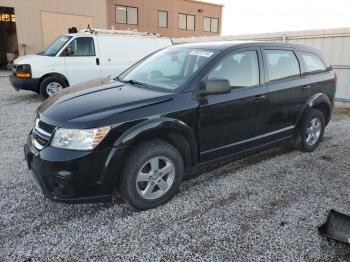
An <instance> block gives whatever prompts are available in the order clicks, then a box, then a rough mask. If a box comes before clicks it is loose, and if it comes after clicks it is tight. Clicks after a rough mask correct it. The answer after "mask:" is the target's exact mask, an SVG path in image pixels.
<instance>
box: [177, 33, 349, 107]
mask: <svg viewBox="0 0 350 262" xmlns="http://www.w3.org/2000/svg"><path fill="white" fill-rule="evenodd" d="M218 40H219V41H220V40H257V41H259V40H260V41H285V42H294V43H300V44H306V45H312V46H316V47H319V48H321V49H322V51H323V53H324V55H325V56H326V58H327V59H328V61H329V62H330V63H331V65H332V67H333V68H334V69H335V71H336V72H337V76H338V85H337V92H336V101H337V104H338V105H340V106H341V105H344V106H350V28H338V29H325V30H306V31H293V32H278V33H264V34H251V35H234V36H214V37H196V38H177V39H175V41H174V42H176V43H185V42H202V41H218Z"/></svg>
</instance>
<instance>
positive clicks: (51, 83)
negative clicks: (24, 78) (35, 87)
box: [39, 76, 67, 99]
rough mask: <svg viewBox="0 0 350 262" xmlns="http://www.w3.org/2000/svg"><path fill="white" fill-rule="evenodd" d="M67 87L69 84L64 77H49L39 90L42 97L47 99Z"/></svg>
mask: <svg viewBox="0 0 350 262" xmlns="http://www.w3.org/2000/svg"><path fill="white" fill-rule="evenodd" d="M66 87H67V83H66V81H65V80H64V79H63V78H62V77H59V76H49V77H47V78H45V79H44V80H42V81H41V83H40V87H39V89H40V94H41V96H42V97H43V98H45V99H46V98H48V97H50V96H53V95H54V94H56V93H57V92H59V91H61V90H62V89H63V88H66Z"/></svg>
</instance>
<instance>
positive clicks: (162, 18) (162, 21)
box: [158, 11, 168, 27]
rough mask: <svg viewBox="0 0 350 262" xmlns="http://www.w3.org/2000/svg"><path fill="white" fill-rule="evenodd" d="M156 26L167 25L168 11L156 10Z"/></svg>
mask: <svg viewBox="0 0 350 262" xmlns="http://www.w3.org/2000/svg"><path fill="white" fill-rule="evenodd" d="M158 26H159V27H168V12H166V11H158Z"/></svg>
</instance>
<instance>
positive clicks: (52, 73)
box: [38, 72, 69, 88]
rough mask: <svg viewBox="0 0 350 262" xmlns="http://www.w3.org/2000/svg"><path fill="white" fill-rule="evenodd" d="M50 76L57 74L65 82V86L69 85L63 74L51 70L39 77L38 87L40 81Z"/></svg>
mask: <svg viewBox="0 0 350 262" xmlns="http://www.w3.org/2000/svg"><path fill="white" fill-rule="evenodd" d="M50 76H58V77H60V78H62V79H63V80H64V81H65V82H66V84H67V86H69V81H68V79H67V78H66V77H65V76H64V75H62V74H60V73H56V72H51V73H47V74H45V75H43V76H42V77H40V80H39V85H38V88H39V87H40V85H41V83H42V81H43V80H44V79H45V78H48V77H50Z"/></svg>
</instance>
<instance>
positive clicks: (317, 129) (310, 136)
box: [300, 109, 325, 152]
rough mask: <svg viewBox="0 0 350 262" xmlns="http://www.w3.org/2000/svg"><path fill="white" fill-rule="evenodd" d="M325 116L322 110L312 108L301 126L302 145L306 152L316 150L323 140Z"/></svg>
mask: <svg viewBox="0 0 350 262" xmlns="http://www.w3.org/2000/svg"><path fill="white" fill-rule="evenodd" d="M324 129H325V117H324V115H323V113H322V112H321V111H320V110H317V109H312V110H311V112H310V113H309V114H308V115H307V117H306V118H305V120H304V122H303V125H302V127H301V132H300V135H301V139H300V146H301V150H302V151H304V152H312V151H314V150H315V149H316V148H317V146H318V145H319V143H320V142H321V140H322V137H323V133H324Z"/></svg>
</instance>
